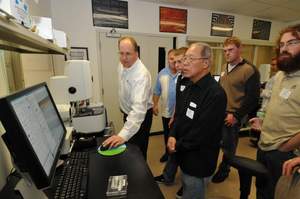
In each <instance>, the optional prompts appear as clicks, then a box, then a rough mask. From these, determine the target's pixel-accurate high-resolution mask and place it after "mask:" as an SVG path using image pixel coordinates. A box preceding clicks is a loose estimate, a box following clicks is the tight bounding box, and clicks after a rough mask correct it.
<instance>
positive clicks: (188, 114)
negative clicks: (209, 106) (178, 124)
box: [185, 108, 194, 119]
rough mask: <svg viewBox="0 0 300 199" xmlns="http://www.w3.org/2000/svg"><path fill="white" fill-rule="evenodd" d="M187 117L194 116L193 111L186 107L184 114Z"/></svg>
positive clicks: (191, 117)
mask: <svg viewBox="0 0 300 199" xmlns="http://www.w3.org/2000/svg"><path fill="white" fill-rule="evenodd" d="M185 115H186V116H187V117H189V118H190V119H193V118H194V111H193V110H191V109H189V108H187V110H186V114H185Z"/></svg>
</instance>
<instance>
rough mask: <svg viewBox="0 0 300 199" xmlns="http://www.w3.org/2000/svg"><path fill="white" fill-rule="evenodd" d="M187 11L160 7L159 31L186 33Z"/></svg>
mask: <svg viewBox="0 0 300 199" xmlns="http://www.w3.org/2000/svg"><path fill="white" fill-rule="evenodd" d="M186 28H187V10H186V9H178V8H168V7H159V31H160V32H172V33H186Z"/></svg>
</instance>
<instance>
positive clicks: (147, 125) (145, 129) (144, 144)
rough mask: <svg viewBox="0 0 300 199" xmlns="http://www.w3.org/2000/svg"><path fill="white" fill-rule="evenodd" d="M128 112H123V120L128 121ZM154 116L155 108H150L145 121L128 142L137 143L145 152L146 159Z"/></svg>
mask: <svg viewBox="0 0 300 199" xmlns="http://www.w3.org/2000/svg"><path fill="white" fill-rule="evenodd" d="M127 116H128V115H127V114H125V113H123V121H124V122H125V121H126V118H127ZM152 117H153V110H152V108H150V109H149V110H148V111H147V113H146V115H145V119H144V121H143V123H142V124H141V126H140V129H139V130H138V132H137V133H136V134H135V135H134V136H132V137H131V138H130V139H129V140H128V142H129V143H131V144H135V145H136V146H138V147H139V148H140V150H141V151H142V153H143V156H144V158H145V160H147V149H148V142H149V133H150V129H151V125H152Z"/></svg>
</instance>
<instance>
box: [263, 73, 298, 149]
mask: <svg viewBox="0 0 300 199" xmlns="http://www.w3.org/2000/svg"><path fill="white" fill-rule="evenodd" d="M299 132H300V71H297V72H294V73H291V74H286V73H284V72H282V71H279V72H277V74H276V75H275V79H274V83H273V87H272V94H271V98H270V101H269V103H268V105H267V107H266V114H265V118H264V120H263V125H262V129H261V137H260V141H259V148H260V149H262V150H264V151H270V150H275V149H278V148H279V146H280V145H281V144H282V143H284V142H286V141H288V140H289V139H291V138H292V137H294V136H295V135H296V134H298V133H299Z"/></svg>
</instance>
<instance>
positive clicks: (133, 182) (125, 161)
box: [88, 144, 164, 199]
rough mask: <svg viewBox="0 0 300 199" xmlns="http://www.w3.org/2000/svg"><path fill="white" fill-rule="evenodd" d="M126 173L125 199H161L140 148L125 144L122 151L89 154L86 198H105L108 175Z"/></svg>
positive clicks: (161, 196)
mask: <svg viewBox="0 0 300 199" xmlns="http://www.w3.org/2000/svg"><path fill="white" fill-rule="evenodd" d="M113 175H127V176H128V190H127V199H160V198H161V199H163V198H164V196H163V195H162V193H161V191H160V189H159V187H158V185H157V183H156V182H155V181H154V179H153V175H152V173H151V171H150V169H149V167H148V165H147V163H146V162H145V160H144V158H143V156H142V153H141V152H140V150H139V149H138V148H137V147H136V146H134V145H130V144H127V149H126V151H125V152H124V153H122V154H119V155H116V156H113V157H106V156H102V155H100V154H98V153H97V152H96V151H95V152H92V153H91V154H90V160H89V181H88V183H89V184H88V198H89V199H101V198H106V190H107V183H108V178H109V176H113Z"/></svg>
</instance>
